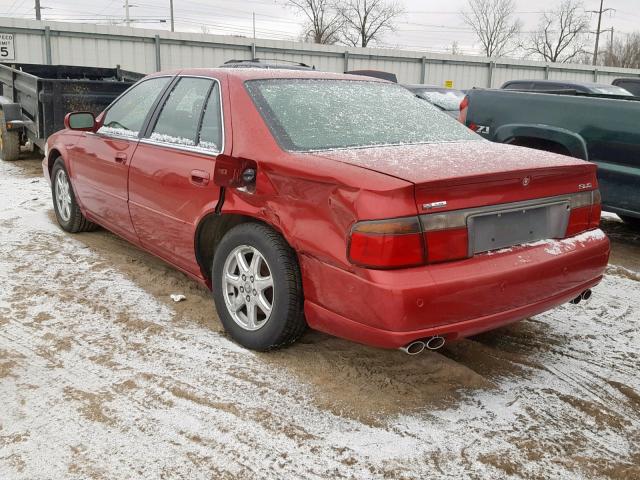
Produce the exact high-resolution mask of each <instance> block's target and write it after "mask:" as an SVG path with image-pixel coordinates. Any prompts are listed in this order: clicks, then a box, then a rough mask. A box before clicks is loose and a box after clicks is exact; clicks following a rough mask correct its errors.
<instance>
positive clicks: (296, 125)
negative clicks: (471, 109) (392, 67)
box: [246, 79, 480, 151]
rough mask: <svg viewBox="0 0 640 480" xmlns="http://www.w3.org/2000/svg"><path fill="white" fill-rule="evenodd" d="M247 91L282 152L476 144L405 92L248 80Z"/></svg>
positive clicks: (366, 84)
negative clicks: (462, 143)
mask: <svg viewBox="0 0 640 480" xmlns="http://www.w3.org/2000/svg"><path fill="white" fill-rule="evenodd" d="M246 87H247V89H248V91H249V93H250V94H251V96H252V97H253V99H254V102H255V104H256V106H257V107H258V110H259V111H260V113H261V114H262V116H263V118H264V119H265V121H266V123H267V125H268V126H269V128H270V130H271V132H272V133H273V135H274V136H275V137H276V140H277V141H278V143H279V144H280V145H281V146H282V147H283V148H284V149H285V150H293V151H312V150H326V149H332V148H349V147H368V146H376V145H402V144H419V143H444V142H457V141H464V140H478V139H479V138H480V137H478V136H477V135H476V134H475V133H473V132H472V131H471V130H469V129H468V128H466V127H465V126H464V125H462V124H461V123H459V122H457V121H456V120H454V119H453V118H451V117H450V116H448V115H446V114H444V113H442V112H441V111H440V110H439V109H437V108H436V107H434V106H433V105H430V104H429V103H428V102H425V101H424V100H422V99H419V98H417V97H416V96H415V95H414V94H412V93H411V92H409V91H408V90H407V89H405V88H404V87H401V86H399V85H396V84H392V83H387V82H372V81H366V80H364V81H357V80H333V79H328V80H325V79H267V80H249V81H247V82H246Z"/></svg>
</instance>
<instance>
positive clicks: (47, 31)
mask: <svg viewBox="0 0 640 480" xmlns="http://www.w3.org/2000/svg"><path fill="white" fill-rule="evenodd" d="M0 34H13V47H14V51H15V62H17V63H43V64H66V65H86V66H98V67H114V66H116V65H120V66H121V67H122V68H124V69H127V70H134V71H139V72H144V73H150V72H154V71H157V70H161V69H163V70H169V69H176V68H183V67H215V66H219V65H221V64H222V63H224V62H225V61H227V60H230V59H251V58H252V57H254V58H255V57H258V58H277V59H282V60H290V61H296V62H304V63H306V64H309V65H315V67H316V68H317V69H319V70H327V71H333V72H344V71H345V70H359V69H373V70H385V71H389V72H394V73H395V74H396V75H397V76H398V80H399V81H400V82H403V83H430V84H436V85H445V83H446V82H451V83H452V84H453V86H454V87H456V88H462V89H465V88H471V87H498V86H500V85H501V84H502V83H503V82H505V81H507V80H513V79H544V78H548V79H563V80H575V81H585V82H593V81H597V82H601V83H611V81H612V80H613V79H615V78H619V77H623V76H632V77H640V70H629V69H621V68H608V67H606V68H605V67H591V66H584V65H564V64H545V63H542V62H525V61H518V60H512V59H488V58H481V57H472V56H459V55H442V54H434V53H423V52H416V51H405V50H391V49H378V48H352V47H344V46H335V45H331V46H329V45H316V44H312V43H300V42H287V41H281V40H263V39H257V40H256V41H255V43H254V42H253V39H249V38H244V37H234V36H222V35H205V34H195V33H177V32H176V33H171V32H167V31H163V30H149V29H136V28H126V27H112V26H104V25H90V24H79V23H66V22H39V21H35V20H23V19H12V18H0Z"/></svg>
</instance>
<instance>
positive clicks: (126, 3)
mask: <svg viewBox="0 0 640 480" xmlns="http://www.w3.org/2000/svg"><path fill="white" fill-rule="evenodd" d="M124 23H125V24H126V25H127V27H130V26H131V17H130V16H129V0H124ZM598 28H600V27H599V26H598ZM596 45H597V43H596Z"/></svg>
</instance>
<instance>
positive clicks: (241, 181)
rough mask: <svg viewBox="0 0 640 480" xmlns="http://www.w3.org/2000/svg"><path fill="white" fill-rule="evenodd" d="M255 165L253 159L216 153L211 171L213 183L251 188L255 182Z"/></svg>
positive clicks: (220, 185)
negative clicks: (213, 167) (212, 170)
mask: <svg viewBox="0 0 640 480" xmlns="http://www.w3.org/2000/svg"><path fill="white" fill-rule="evenodd" d="M256 176H257V165H256V162H254V161H253V160H247V159H244V158H237V157H230V156H228V155H218V157H217V158H216V165H215V169H214V172H213V183H215V184H216V185H218V186H219V187H229V188H241V187H248V188H251V187H253V186H254V185H255V183H256Z"/></svg>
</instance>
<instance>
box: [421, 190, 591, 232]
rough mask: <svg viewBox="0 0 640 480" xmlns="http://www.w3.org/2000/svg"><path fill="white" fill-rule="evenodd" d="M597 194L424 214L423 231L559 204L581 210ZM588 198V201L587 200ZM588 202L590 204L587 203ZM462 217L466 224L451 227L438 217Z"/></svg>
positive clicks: (561, 196) (573, 195) (570, 194)
mask: <svg viewBox="0 0 640 480" xmlns="http://www.w3.org/2000/svg"><path fill="white" fill-rule="evenodd" d="M595 192H598V190H591V191H589V192H578V193H569V194H565V195H558V196H555V197H543V198H534V199H532V200H524V201H521V202H511V203H498V204H494V205H486V206H484V207H473V208H464V209H460V210H449V211H446V212H438V213H423V214H421V215H420V222H421V223H422V225H423V228H422V231H423V232H426V231H430V230H439V229H442V228H431V229H429V228H425V227H426V226H428V225H434V224H436V225H437V224H438V223H439V222H440V223H445V224H446V225H447V226H446V227H444V228H456V227H459V228H462V227H464V226H466V225H467V219H468V218H469V217H471V216H477V215H482V214H491V213H502V212H504V213H506V212H508V211H512V210H520V209H523V208H524V209H528V208H533V207H536V208H537V207H547V206H550V205H554V204H558V203H565V202H566V203H567V207H569V208H579V207H581V206H582V207H583V206H586V205H592V204H593V199H594V195H596V193H595ZM587 197H588V200H587ZM587 202H588V203H587ZM457 215H460V220H461V219H462V218H463V219H464V223H461V222H460V221H458V222H454V224H453V225H451V222H449V221H447V220H445V219H444V218H442V219H440V218H438V217H447V216H449V217H455V216H457Z"/></svg>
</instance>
